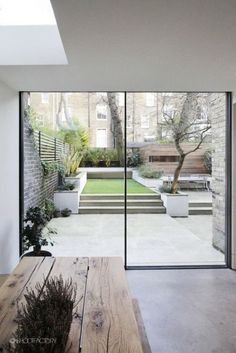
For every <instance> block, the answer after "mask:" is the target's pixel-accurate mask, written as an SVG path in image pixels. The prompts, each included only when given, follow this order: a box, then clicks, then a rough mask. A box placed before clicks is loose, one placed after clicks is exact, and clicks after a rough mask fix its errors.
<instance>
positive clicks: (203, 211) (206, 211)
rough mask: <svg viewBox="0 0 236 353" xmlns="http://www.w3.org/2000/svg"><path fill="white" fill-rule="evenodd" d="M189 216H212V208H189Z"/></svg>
mask: <svg viewBox="0 0 236 353" xmlns="http://www.w3.org/2000/svg"><path fill="white" fill-rule="evenodd" d="M188 213H189V215H212V207H189V212H188Z"/></svg>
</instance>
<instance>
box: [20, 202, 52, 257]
mask: <svg viewBox="0 0 236 353" xmlns="http://www.w3.org/2000/svg"><path fill="white" fill-rule="evenodd" d="M48 221H49V217H48V215H47V214H46V212H45V210H44V209H41V208H39V207H30V208H29V209H28V210H27V212H26V218H25V219H24V222H25V227H24V229H23V233H22V235H23V244H24V250H28V249H29V248H30V247H31V246H32V247H33V251H34V253H35V254H36V255H37V254H39V253H40V251H41V247H42V246H46V245H48V244H49V243H50V244H51V245H53V244H54V242H53V241H51V239H50V235H51V234H56V231H55V230H54V229H52V228H50V227H48V226H47V223H48Z"/></svg>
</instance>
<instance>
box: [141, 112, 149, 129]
mask: <svg viewBox="0 0 236 353" xmlns="http://www.w3.org/2000/svg"><path fill="white" fill-rule="evenodd" d="M141 128H143V129H148V128H149V116H148V115H142V116H141Z"/></svg>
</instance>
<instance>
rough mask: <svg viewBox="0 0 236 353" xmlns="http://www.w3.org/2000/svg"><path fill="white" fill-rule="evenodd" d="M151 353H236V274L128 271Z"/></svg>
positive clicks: (230, 272)
mask: <svg viewBox="0 0 236 353" xmlns="http://www.w3.org/2000/svg"><path fill="white" fill-rule="evenodd" d="M126 273H127V277H128V282H129V287H130V290H131V294H132V296H133V297H135V298H137V299H138V300H139V305H140V309H141V312H142V316H143V319H144V323H145V327H146V331H147V335H148V338H149V342H150V345H151V347H152V353H235V352H236V273H235V272H234V271H231V270H228V269H219V270H168V271H167V270H156V271H147V270H145V271H132V270H130V271H127V272H126Z"/></svg>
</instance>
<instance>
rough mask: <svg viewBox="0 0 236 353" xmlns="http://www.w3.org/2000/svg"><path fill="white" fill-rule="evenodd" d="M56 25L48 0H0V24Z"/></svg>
mask: <svg viewBox="0 0 236 353" xmlns="http://www.w3.org/2000/svg"><path fill="white" fill-rule="evenodd" d="M28 25H29V26H30V25H31V26H32V25H56V19H55V16H54V13H53V9H52V6H51V3H50V0H0V26H28Z"/></svg>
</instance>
